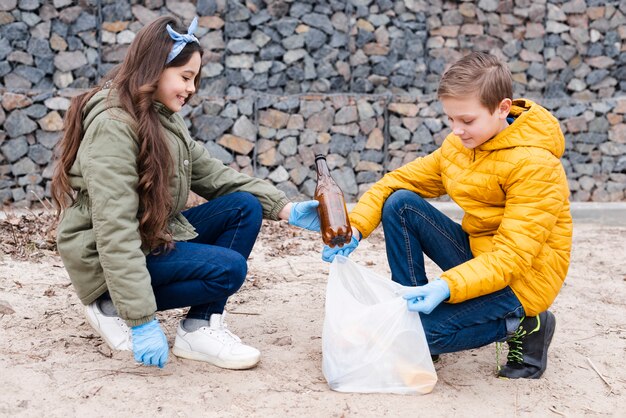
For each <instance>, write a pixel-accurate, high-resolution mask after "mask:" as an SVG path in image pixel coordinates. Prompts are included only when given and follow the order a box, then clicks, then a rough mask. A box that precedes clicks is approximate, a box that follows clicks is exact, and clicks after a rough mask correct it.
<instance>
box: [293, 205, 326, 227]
mask: <svg viewBox="0 0 626 418" xmlns="http://www.w3.org/2000/svg"><path fill="white" fill-rule="evenodd" d="M319 205H320V202H318V201H317V200H307V201H305V202H298V203H294V204H293V205H292V206H291V212H289V225H294V226H299V227H300V228H304V229H308V230H309V231H315V232H320V217H319V215H318V214H317V207H318V206H319Z"/></svg>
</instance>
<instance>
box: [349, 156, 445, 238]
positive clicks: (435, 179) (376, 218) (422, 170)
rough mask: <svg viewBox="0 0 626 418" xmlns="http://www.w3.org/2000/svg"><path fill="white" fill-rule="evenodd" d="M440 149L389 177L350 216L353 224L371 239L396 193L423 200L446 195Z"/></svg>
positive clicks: (367, 195)
mask: <svg viewBox="0 0 626 418" xmlns="http://www.w3.org/2000/svg"><path fill="white" fill-rule="evenodd" d="M440 150H441V148H440V149H438V150H436V151H434V152H433V153H431V154H429V155H427V156H425V157H420V158H417V159H415V160H414V161H412V162H410V163H408V164H406V165H404V166H402V167H400V168H398V169H396V170H394V171H391V172H389V173H387V174H386V175H385V176H384V177H383V178H382V179H380V180H379V181H377V182H376V183H375V184H374V185H373V186H372V187H371V188H370V189H369V190H368V191H367V192H365V194H364V195H363V196H362V197H361V199H359V201H358V202H357V204H356V206H355V207H354V209H353V210H352V212H351V213H350V224H351V225H352V226H354V227H356V228H357V229H358V230H359V232H361V234H362V235H363V238H366V237H367V236H369V235H370V234H371V233H372V232H373V231H374V229H376V227H377V226H378V224H379V223H380V220H381V217H382V210H383V205H384V204H385V201H386V200H387V198H388V197H389V196H390V195H391V194H392V193H393V192H395V191H396V190H410V191H412V192H415V193H417V194H419V195H420V196H422V197H424V198H428V197H437V196H441V195H443V194H445V193H446V191H445V189H444V187H443V184H442V182H441V170H440V159H441V151H440Z"/></svg>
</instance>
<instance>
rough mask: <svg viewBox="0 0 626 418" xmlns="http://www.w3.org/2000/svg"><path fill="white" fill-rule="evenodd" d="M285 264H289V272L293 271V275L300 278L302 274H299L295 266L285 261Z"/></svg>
mask: <svg viewBox="0 0 626 418" xmlns="http://www.w3.org/2000/svg"><path fill="white" fill-rule="evenodd" d="M287 264H289V267H291V271H293V274H295V275H296V277H300V276H302V273H300V272H299V271H298V270H297V269H296V266H294V265H293V263H292V262H291V261H290V260H287Z"/></svg>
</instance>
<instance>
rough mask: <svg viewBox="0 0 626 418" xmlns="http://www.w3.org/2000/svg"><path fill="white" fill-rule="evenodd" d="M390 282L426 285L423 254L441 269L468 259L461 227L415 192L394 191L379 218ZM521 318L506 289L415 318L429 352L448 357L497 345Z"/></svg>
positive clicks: (516, 302)
mask: <svg viewBox="0 0 626 418" xmlns="http://www.w3.org/2000/svg"><path fill="white" fill-rule="evenodd" d="M382 223H383V229H384V232H385V244H386V247H387V259H388V260H389V266H390V267H391V275H392V280H393V281H395V282H397V283H400V284H402V285H404V286H420V285H424V284H426V283H428V279H427V278H426V271H425V268H424V255H426V256H428V258H430V259H431V260H432V261H433V262H435V264H437V265H438V266H439V267H440V268H441V269H442V270H443V271H446V270H448V269H450V268H452V267H454V266H457V265H459V264H461V263H464V262H465V261H468V260H470V259H472V258H473V255H472V251H471V249H470V245H469V237H468V235H467V233H465V231H463V229H462V228H461V225H459V224H457V223H456V222H454V221H452V220H451V219H450V218H448V217H447V216H446V215H444V214H443V213H441V212H440V211H438V210H437V209H435V208H434V207H433V206H432V205H431V204H430V203H428V202H427V201H426V200H424V199H423V198H421V197H420V196H419V195H417V194H416V193H413V192H410V191H408V190H399V191H396V192H395V193H393V194H392V195H391V196H389V198H388V199H387V200H386V202H385V205H384V207H383V216H382ZM523 316H524V308H523V307H522V305H521V304H520V302H519V300H518V299H517V297H516V296H515V294H514V293H513V291H512V290H511V288H510V287H508V286H507V287H506V288H504V289H502V290H499V291H497V292H494V293H491V294H488V295H484V296H480V297H477V298H474V299H470V300H467V301H465V302H461V303H455V304H452V303H445V302H444V303H441V304H440V305H439V306H437V307H436V308H435V310H433V311H432V312H431V313H430V314H429V315H426V314H420V318H421V320H422V325H423V326H424V332H425V333H426V339H427V341H428V346H429V348H430V352H431V354H441V353H450V352H455V351H461V350H467V349H471V348H476V347H481V346H484V345H487V344H490V343H492V342H495V341H503V340H504V339H506V337H507V334H510V333H512V332H513V331H514V330H515V329H516V328H517V326H518V325H519V321H520V318H521V317H523Z"/></svg>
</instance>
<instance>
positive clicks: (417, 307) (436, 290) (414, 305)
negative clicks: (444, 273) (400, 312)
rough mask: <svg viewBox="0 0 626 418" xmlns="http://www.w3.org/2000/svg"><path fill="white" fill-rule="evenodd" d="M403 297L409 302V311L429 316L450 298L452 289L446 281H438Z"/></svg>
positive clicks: (414, 289) (419, 287)
mask: <svg viewBox="0 0 626 418" xmlns="http://www.w3.org/2000/svg"><path fill="white" fill-rule="evenodd" d="M402 297H403V298H404V299H406V300H407V301H406V304H407V308H408V309H409V311H412V312H422V313H425V314H429V313H431V312H432V311H433V310H434V309H435V308H436V307H437V306H438V305H439V304H440V303H441V302H443V301H444V300H446V299H448V298H449V297H450V288H449V287H448V283H447V282H446V281H445V280H441V279H436V280H433V281H432V282H430V283H427V284H425V285H424V286H417V287H415V288H413V289H412V290H409V291H408V292H407V293H405V294H404V295H403V296H402Z"/></svg>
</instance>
